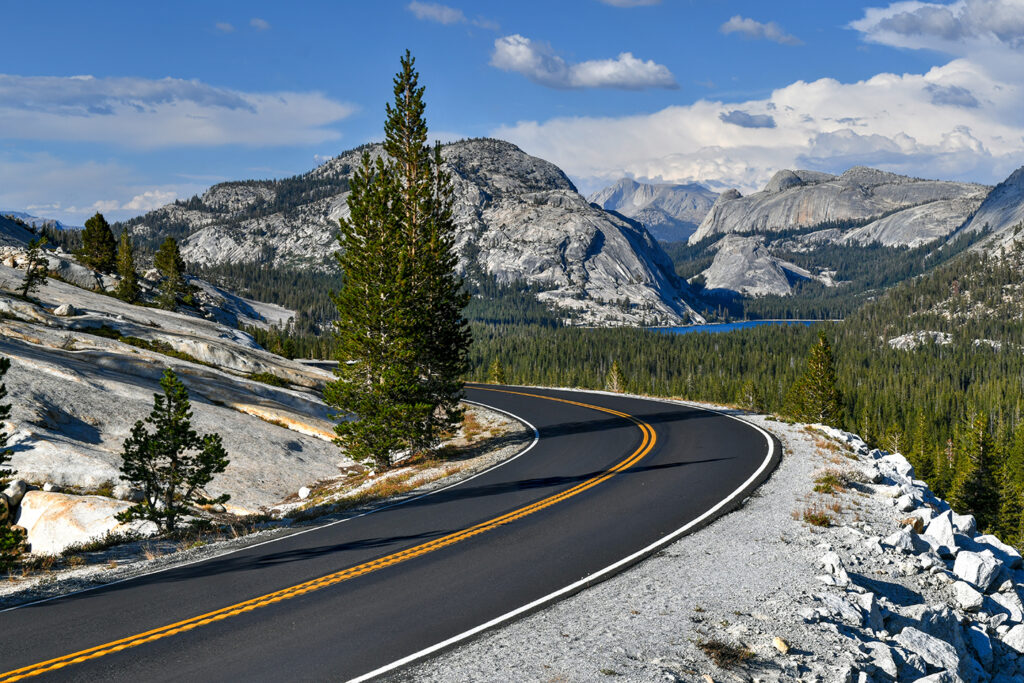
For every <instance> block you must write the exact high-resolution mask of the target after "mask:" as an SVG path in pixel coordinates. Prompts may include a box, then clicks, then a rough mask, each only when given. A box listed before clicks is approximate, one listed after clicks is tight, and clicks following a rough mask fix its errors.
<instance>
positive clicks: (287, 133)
mask: <svg viewBox="0 0 1024 683" xmlns="http://www.w3.org/2000/svg"><path fill="white" fill-rule="evenodd" d="M353 111H354V107H353V106H352V105H349V104H345V103H342V102H338V101H336V100H332V99H330V98H328V97H327V96H325V95H323V94H321V93H318V92H306V93H296V92H276V93H250V92H243V91H239V90H229V89H227V88H218V87H215V86H211V85H207V84H205V83H202V82H200V81H186V80H182V79H177V78H163V79H159V80H151V79H145V78H94V77H92V76H72V77H50V76H12V75H3V74H0V139H21V140H50V141H53V140H70V141H76V142H102V143H110V144H116V145H123V146H126V147H132V148H142V149H151V148H158V147H171V146H182V145H194V146H216V145H227V144H239V145H250V146H258V147H265V146H273V145H288V144H315V143H319V142H325V141H328V140H336V139H338V138H339V137H340V133H338V132H337V131H336V130H333V129H332V128H330V127H329V126H330V125H331V124H333V123H336V122H337V121H340V120H342V119H344V118H345V117H347V116H349V115H350V114H351V113H352V112H353Z"/></svg>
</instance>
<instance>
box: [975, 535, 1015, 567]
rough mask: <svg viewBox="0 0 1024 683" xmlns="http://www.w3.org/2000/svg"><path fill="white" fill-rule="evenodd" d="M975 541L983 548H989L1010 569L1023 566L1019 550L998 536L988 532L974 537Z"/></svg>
mask: <svg viewBox="0 0 1024 683" xmlns="http://www.w3.org/2000/svg"><path fill="white" fill-rule="evenodd" d="M974 543H975V544H977V545H979V546H981V547H982V548H981V549H988V550H990V551H991V552H992V554H993V555H995V556H996V559H998V560H999V561H1000V562H1002V563H1003V564H1004V565H1006V566H1007V567H1009V568H1010V569H1020V567H1021V556H1020V553H1019V552H1017V549H1016V548H1014V547H1012V546H1009V545H1006V544H1005V543H1003V542H1002V541H1000V540H999V538H997V537H996V536H993V535H991V534H986V535H984V536H978V537H976V538H975V539H974Z"/></svg>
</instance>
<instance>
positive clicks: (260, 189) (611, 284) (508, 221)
mask: <svg viewBox="0 0 1024 683" xmlns="http://www.w3.org/2000/svg"><path fill="white" fill-rule="evenodd" d="M364 153H367V154H369V155H370V156H371V157H375V156H379V155H380V154H382V153H383V152H382V149H381V147H380V145H365V146H363V147H360V148H358V149H354V150H351V151H348V152H345V153H343V154H341V155H340V156H338V157H336V158H334V159H331V160H330V161H328V162H326V163H324V164H323V165H321V166H319V167H318V168H316V169H313V170H312V171H310V172H309V173H306V174H304V175H301V176H296V177H294V178H288V179H285V180H281V181H244V182H231V183H222V184H219V185H215V186H213V187H211V188H210V189H209V190H208V191H207V192H205V193H204V194H203V195H202V196H201V197H198V196H197V197H193V198H192V199H191V200H188V201H181V202H176V203H174V204H169V205H167V206H165V207H162V208H160V209H157V210H155V211H152V212H150V213H148V214H146V215H145V216H142V217H139V218H136V219H133V220H131V221H129V222H128V225H130V226H131V227H132V230H133V233H134V234H135V235H136V236H137V237H138V238H140V239H141V240H142V241H144V242H146V243H148V244H155V243H156V242H159V240H161V239H163V238H164V237H165V236H166V235H172V236H174V237H176V238H178V239H179V240H180V241H181V244H182V254H183V256H184V258H185V260H186V261H188V262H189V263H192V264H198V265H200V266H216V265H218V264H240V263H251V264H253V265H254V266H256V265H259V266H261V267H266V266H269V267H272V268H301V269H304V270H308V269H315V270H318V271H322V272H324V273H329V272H332V270H333V269H334V267H335V266H334V260H333V252H334V251H335V249H336V248H337V243H336V234H337V224H338V219H339V218H345V217H347V216H348V215H349V214H348V206H347V198H348V183H349V178H350V177H351V175H352V172H353V170H354V169H355V168H356V167H357V166H358V165H359V163H360V159H361V157H362V155H363V154H364ZM443 155H444V159H445V167H446V170H447V171H448V172H449V173H450V174H451V176H452V182H453V186H454V190H455V206H454V215H455V221H456V224H457V228H458V233H457V237H456V248H457V250H458V253H459V269H460V271H461V272H462V273H463V274H465V275H466V276H467V277H468V278H470V279H473V280H477V281H480V280H489V281H493V282H496V283H498V284H499V285H508V286H522V285H525V286H529V287H532V288H535V289H536V290H537V291H538V294H537V298H538V299H540V300H541V301H543V302H545V303H548V304H550V305H552V306H553V307H554V308H555V309H556V310H557V311H558V313H559V314H560V315H562V316H563V317H565V318H566V319H570V320H571V321H572V322H574V323H577V324H588V325H591V324H596V325H615V324H656V323H657V324H680V323H682V322H685V321H687V320H690V319H700V316H699V315H697V314H696V313H695V312H694V311H693V309H692V308H690V306H689V304H688V303H687V302H686V300H685V297H686V296H687V294H688V289H687V287H686V284H685V283H684V282H682V281H680V280H679V279H678V278H677V277H676V276H675V274H674V272H673V268H672V264H671V261H670V259H669V258H668V256H667V255H666V254H665V253H664V252H663V251H662V250H661V248H660V247H659V246H658V244H657V242H656V241H655V240H654V238H653V237H652V236H651V235H650V233H648V232H647V230H645V229H644V228H643V227H642V226H641V225H639V224H637V223H635V222H634V221H631V220H629V219H625V218H622V217H620V216H616V215H614V214H612V213H609V212H607V211H604V210H603V209H601V208H599V207H596V206H592V205H591V204H590V203H589V202H587V200H586V199H585V198H584V197H582V196H581V195H580V194H579V193H578V192H577V191H576V188H575V187H574V186H573V184H572V182H571V181H570V180H569V179H568V177H566V175H565V173H563V172H562V171H561V170H560V169H559V168H558V167H557V166H555V165H553V164H551V163H549V162H547V161H544V160H542V159H538V158H536V157H532V156H529V155H528V154H526V153H525V152H523V151H522V150H520V149H519V148H518V147H516V146H515V145H512V144H510V143H508V142H503V141H500V140H492V139H477V140H466V141H461V142H456V143H452V144H449V145H446V146H445V147H444V149H443Z"/></svg>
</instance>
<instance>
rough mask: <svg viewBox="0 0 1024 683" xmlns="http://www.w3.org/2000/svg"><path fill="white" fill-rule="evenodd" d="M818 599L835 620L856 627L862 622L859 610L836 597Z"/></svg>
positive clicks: (862, 618)
mask: <svg viewBox="0 0 1024 683" xmlns="http://www.w3.org/2000/svg"><path fill="white" fill-rule="evenodd" d="M819 598H820V599H821V602H822V603H824V606H825V608H826V609H827V610H828V612H829V613H830V614H831V615H832V616H833V617H835V618H836V619H839V620H840V621H842V622H844V623H847V624H849V625H851V626H858V627H859V626H860V625H861V624H862V623H863V622H864V615H863V614H862V613H861V611H860V609H858V608H857V607H855V606H854V605H852V604H851V603H850V602H849V601H847V600H844V599H843V598H841V597H839V596H838V595H821V596H819Z"/></svg>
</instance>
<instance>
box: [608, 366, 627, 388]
mask: <svg viewBox="0 0 1024 683" xmlns="http://www.w3.org/2000/svg"><path fill="white" fill-rule="evenodd" d="M625 388H626V380H625V379H624V378H623V377H622V370H621V369H620V368H619V361H617V360H613V361H612V367H611V369H609V370H608V376H607V377H605V380H604V390H605V391H614V392H615V393H620V392H622V391H625Z"/></svg>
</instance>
